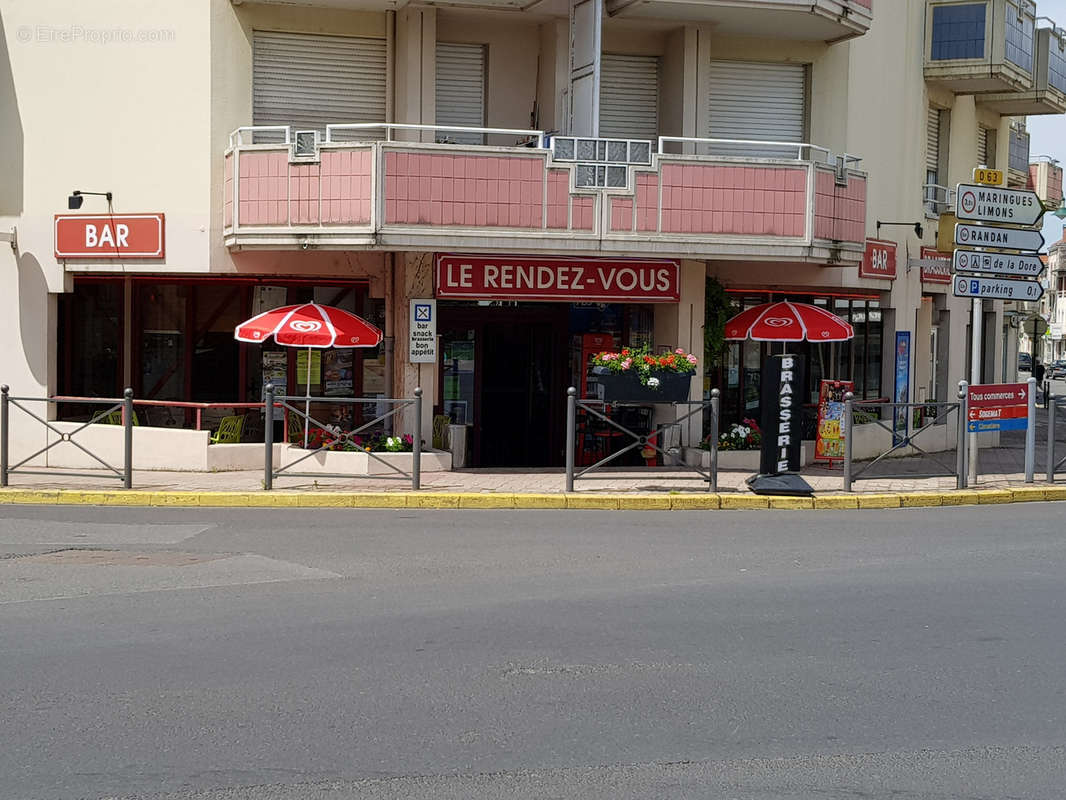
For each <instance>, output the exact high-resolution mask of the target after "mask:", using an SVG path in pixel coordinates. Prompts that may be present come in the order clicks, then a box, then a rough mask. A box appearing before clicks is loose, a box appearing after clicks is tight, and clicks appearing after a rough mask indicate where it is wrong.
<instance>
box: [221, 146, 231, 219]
mask: <svg viewBox="0 0 1066 800" xmlns="http://www.w3.org/2000/svg"><path fill="white" fill-rule="evenodd" d="M222 225H223V227H226V228H231V227H233V153H229V154H227V155H226V162H225V167H224V168H223V173H222Z"/></svg>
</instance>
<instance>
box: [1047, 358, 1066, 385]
mask: <svg viewBox="0 0 1066 800" xmlns="http://www.w3.org/2000/svg"><path fill="white" fill-rule="evenodd" d="M1045 377H1046V378H1048V380H1055V381H1060V380H1063V379H1064V378H1066V359H1062V358H1060V359H1059V360H1058V361H1052V362H1051V366H1049V367H1048V368H1047V375H1046V376H1045Z"/></svg>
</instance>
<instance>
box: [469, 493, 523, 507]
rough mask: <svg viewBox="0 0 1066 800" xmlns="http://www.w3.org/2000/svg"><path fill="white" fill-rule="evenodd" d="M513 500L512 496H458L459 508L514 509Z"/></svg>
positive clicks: (485, 494)
mask: <svg viewBox="0 0 1066 800" xmlns="http://www.w3.org/2000/svg"><path fill="white" fill-rule="evenodd" d="M514 507H515V498H514V495H513V494H502V493H501V494H495V493H488V492H486V493H484V494H461V495H459V508H514Z"/></svg>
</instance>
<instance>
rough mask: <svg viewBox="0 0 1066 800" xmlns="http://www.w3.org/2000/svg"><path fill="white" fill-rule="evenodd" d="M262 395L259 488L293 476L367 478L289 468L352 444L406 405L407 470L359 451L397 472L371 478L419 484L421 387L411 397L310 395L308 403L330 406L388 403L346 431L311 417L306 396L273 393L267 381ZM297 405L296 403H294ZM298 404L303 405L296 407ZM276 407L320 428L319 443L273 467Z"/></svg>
mask: <svg viewBox="0 0 1066 800" xmlns="http://www.w3.org/2000/svg"><path fill="white" fill-rule="evenodd" d="M265 393H266V398H265V401H264V407H265V408H264V411H265V414H264V416H265V420H264V425H263V441H264V445H265V454H264V462H263V463H264V467H263V488H265V489H273V488H274V479H275V478H283V477H293V478H363V477H368V476H366V475H356V474H353V473H342V472H296V471H294V470H293V469H292V468H293V467H295V466H296V465H297V464H300V463H302V462H304V461H305V460H307V459H308V458H311V457H312V456H313V455H315V454H316V453H319V452H325V451H330V450H336V449H337V447H338V446H339V447H346V446H349V445H351V446H356V438H357V437H358V436H359V434H361V433H363V432H364V431H368V430H370V429H371V428H372V427H374V425H376V424H377V423H379V422H384V421H385V420H388V419H391V418H392V417H393V416H395V415H396V414H398V413H399V412H400V411H402V410H403V409H405V408H407V407H413V408H414V415H415V419H414V435H413V436H412V442H411V452H412V459H411V471H410V472H407V471H405V470H403V469H401V468H400V467H398V466H396V465H395V464H393V463H392V462H391V461H389V460H387V459H385V458H383V457H382V455H381V454H380V453H375V452H372V451H370V450H362V452H363V453H364V454H365V455H366V456H368V457H369V458H372V459H375V460H377V461H378V462H380V463H381V464H383V465H384V466H386V467H388V468H389V470H390V471H391V472H395V473H398V475H391V474H386V475H384V476H382V475H375V476H374V477H375V478H390V479H393V480H396V479H398V478H405V479H409V480H410V481H411V488H412V489H419V488H421V485H422V475H421V473H422V389H421V387H419V388H417V389H415V392H414V394H415V396H414V397H399V398H392V397H349V398H342V397H328V398H327V397H312V398H311V399H310V400H311V402H312V403H316V404H317V403H329V404H330V405H334V406H335V405H353V406H354V405H365V404H371V403H372V404H382V403H384V404H386V405H390V406H392V408H391V409H390V410H389V411H386V412H385V413H384V414H380V415H378V416H376V417H374V418H373V419H372V420H370V421H369V422H365V423H363V424H362V425H360V426H359V427H358V428H355V429H354V430H350V431H338V430H336V429H333V428H332V427H331V426H330V425H329V424H328V423H325V422H322V421H320V420H317V419H315V418H314V417H313V416H311V412H310V411H309V410H307V409H308V406H307V400H308V398H307V397H300V396H291V395H275V394H274V386H273V384H267V386H266V387H265ZM294 404H298V405H294ZM298 406H303V408H300V407H298ZM276 408H280V409H282V410H283V411H286V412H288V413H289V414H295V415H296V416H297V417H298V418H301V419H303V421H304V425H306V426H314V427H315V428H316V430H317V431H321V432H322V433H321V438H320V443H319V446H317V447H313V448H307V452H306V453H305V454H304V455H302V456H300V457H299V458H297V459H296V460H295V461H293V462H291V463H289V464H286V465H285V466H283V467H279V468H278V469H274V420H275V416H274V410H275V409H276Z"/></svg>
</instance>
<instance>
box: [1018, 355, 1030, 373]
mask: <svg viewBox="0 0 1066 800" xmlns="http://www.w3.org/2000/svg"><path fill="white" fill-rule="evenodd" d="M1032 371H1033V358H1032V356H1030V355H1029V354H1028V353H1018V372H1032Z"/></svg>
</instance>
